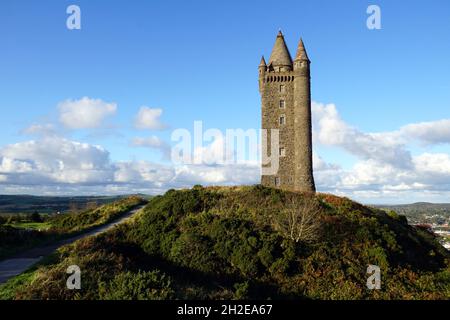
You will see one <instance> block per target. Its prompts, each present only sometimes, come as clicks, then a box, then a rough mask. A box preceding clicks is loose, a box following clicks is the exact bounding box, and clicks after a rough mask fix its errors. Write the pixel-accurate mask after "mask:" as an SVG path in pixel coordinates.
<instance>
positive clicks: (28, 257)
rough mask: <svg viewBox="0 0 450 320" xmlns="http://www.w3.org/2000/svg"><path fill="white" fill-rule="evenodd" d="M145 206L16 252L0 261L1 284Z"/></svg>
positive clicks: (125, 218) (114, 224)
mask: <svg viewBox="0 0 450 320" xmlns="http://www.w3.org/2000/svg"><path fill="white" fill-rule="evenodd" d="M143 207H144V206H140V207H138V208H136V209H133V210H131V211H130V212H128V213H126V214H125V215H123V216H121V217H120V218H119V219H117V220H115V221H113V222H110V223H107V224H105V225H103V226H99V227H97V228H94V229H92V230H89V231H87V232H86V233H82V234H79V235H77V236H74V237H71V238H67V239H64V240H61V241H58V242H56V243H52V244H50V245H46V246H42V247H36V248H33V249H30V250H27V251H24V252H22V253H19V254H16V255H15V256H14V257H12V258H10V259H6V260H3V261H0V284H2V283H5V282H6V281H7V280H8V279H9V278H11V277H14V276H17V275H19V274H21V273H22V272H24V271H25V270H27V269H28V268H30V267H31V266H32V265H34V264H35V263H36V262H38V261H39V260H41V259H42V258H43V257H45V256H47V255H49V254H51V253H52V252H53V251H55V250H56V249H58V248H59V247H62V246H64V245H66V244H69V243H72V242H75V241H76V240H79V239H81V238H85V237H89V236H95V235H97V234H100V233H102V232H105V231H108V230H110V229H112V228H114V227H115V226H117V225H118V224H120V223H123V222H125V221H126V220H127V219H129V218H130V217H131V216H132V215H134V214H135V213H136V212H138V211H139V210H140V209H142V208H143Z"/></svg>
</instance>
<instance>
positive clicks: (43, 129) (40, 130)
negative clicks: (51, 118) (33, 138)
mask: <svg viewBox="0 0 450 320" xmlns="http://www.w3.org/2000/svg"><path fill="white" fill-rule="evenodd" d="M22 133H23V134H27V135H43V136H50V135H55V134H56V131H55V126H54V125H53V124H51V123H46V124H38V123H35V124H32V125H30V126H29V127H27V128H25V129H24V130H22Z"/></svg>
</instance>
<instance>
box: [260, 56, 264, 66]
mask: <svg viewBox="0 0 450 320" xmlns="http://www.w3.org/2000/svg"><path fill="white" fill-rule="evenodd" d="M259 66H260V67H265V66H266V59H264V56H262V57H261V62H260V63H259Z"/></svg>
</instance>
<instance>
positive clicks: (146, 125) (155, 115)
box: [134, 106, 167, 130]
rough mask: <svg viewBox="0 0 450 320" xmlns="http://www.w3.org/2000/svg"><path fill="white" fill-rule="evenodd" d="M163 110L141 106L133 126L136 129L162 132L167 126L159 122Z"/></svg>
mask: <svg viewBox="0 0 450 320" xmlns="http://www.w3.org/2000/svg"><path fill="white" fill-rule="evenodd" d="M162 112H163V110H162V109H159V108H149V107H146V106H142V107H141V108H140V109H139V112H138V114H137V116H136V118H135V122H134V125H135V127H136V128H137V129H149V130H163V129H165V128H166V127H167V126H166V125H165V124H163V123H162V122H161V120H160V117H161V115H162Z"/></svg>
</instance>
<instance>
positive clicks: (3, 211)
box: [0, 195, 123, 215]
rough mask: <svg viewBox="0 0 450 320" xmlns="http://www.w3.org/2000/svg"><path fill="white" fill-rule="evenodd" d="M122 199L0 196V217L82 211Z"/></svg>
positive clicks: (106, 197) (105, 197)
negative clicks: (88, 207)
mask: <svg viewBox="0 0 450 320" xmlns="http://www.w3.org/2000/svg"><path fill="white" fill-rule="evenodd" d="M120 198H123V196H115V197H108V196H103V197H41V196H29V195H0V215H8V214H31V213H33V212H38V213H40V214H51V213H55V212H58V211H59V212H61V213H63V212H67V211H74V210H84V209H86V207H87V206H89V205H94V204H95V205H103V204H106V203H110V202H113V201H116V200H119V199H120Z"/></svg>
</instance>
